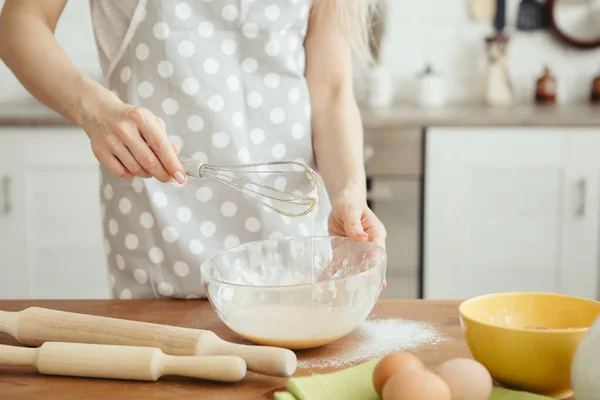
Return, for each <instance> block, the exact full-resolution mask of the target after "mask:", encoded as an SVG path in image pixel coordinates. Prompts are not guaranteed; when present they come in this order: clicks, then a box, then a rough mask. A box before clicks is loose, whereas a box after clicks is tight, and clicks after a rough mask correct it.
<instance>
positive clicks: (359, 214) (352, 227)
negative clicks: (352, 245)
mask: <svg viewBox="0 0 600 400" xmlns="http://www.w3.org/2000/svg"><path fill="white" fill-rule="evenodd" d="M328 226H329V234H330V235H331V236H342V237H348V238H350V239H352V240H355V241H361V242H365V241H369V242H373V243H375V244H377V245H378V246H381V247H383V248H385V239H386V236H387V232H386V230H385V227H384V226H383V224H382V223H381V221H380V220H379V218H377V216H376V215H375V214H374V213H373V211H371V209H370V208H369V207H368V206H367V203H366V202H365V201H363V200H361V199H356V198H352V196H344V197H342V198H340V199H337V200H336V201H335V202H334V203H333V204H332V210H331V214H330V215H329V223H328Z"/></svg>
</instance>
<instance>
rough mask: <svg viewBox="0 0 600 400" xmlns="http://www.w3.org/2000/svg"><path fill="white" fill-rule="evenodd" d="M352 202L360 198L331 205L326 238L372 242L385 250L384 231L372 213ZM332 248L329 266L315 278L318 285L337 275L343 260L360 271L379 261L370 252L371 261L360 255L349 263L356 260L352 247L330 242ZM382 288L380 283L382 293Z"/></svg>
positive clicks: (348, 199) (359, 203)
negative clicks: (335, 237)
mask: <svg viewBox="0 0 600 400" xmlns="http://www.w3.org/2000/svg"><path fill="white" fill-rule="evenodd" d="M356 198H360V196H346V197H342V198H340V199H338V200H337V201H334V202H333V204H332V205H333V207H332V210H331V214H330V215H329V234H330V235H331V236H338V237H348V238H350V239H351V240H354V241H358V242H367V241H368V242H373V243H375V244H376V245H378V246H380V247H382V248H384V249H385V239H386V235H387V233H386V230H385V227H384V226H383V224H382V223H381V221H380V220H379V218H377V216H376V215H375V214H374V213H373V211H371V209H369V207H368V206H367V204H366V202H364V201H360V200H356ZM333 247H334V248H333V258H332V260H331V262H330V264H329V266H328V267H327V268H325V269H324V270H323V271H321V273H320V274H319V277H318V280H319V281H324V280H329V279H331V277H332V276H334V275H335V274H337V273H339V271H340V269H342V268H343V265H344V261H345V260H350V263H351V264H353V265H354V266H355V267H357V268H360V269H361V270H366V269H368V268H370V267H372V266H374V264H373V263H374V262H377V260H379V256H378V255H377V254H378V252H374V253H373V254H372V256H371V257H366V258H364V254H361V255H360V257H358V259H356V260H352V257H356V256H358V255H357V254H354V253H353V250H352V249H353V246H348V245H347V244H346V245H345V244H344V243H335V242H334V243H333ZM385 286H386V283H385V280H384V283H383V288H384V289H385Z"/></svg>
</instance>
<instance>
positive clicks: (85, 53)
mask: <svg viewBox="0 0 600 400" xmlns="http://www.w3.org/2000/svg"><path fill="white" fill-rule="evenodd" d="M3 6H4V0H0V8H1V7H3ZM56 37H57V40H58V41H59V43H60V44H61V45H62V47H63V49H64V50H65V52H66V53H67V54H68V55H69V56H70V57H71V58H72V60H73V62H74V63H75V64H76V65H77V66H78V67H79V68H81V69H83V70H84V71H86V72H87V73H88V74H90V75H91V76H92V77H93V78H94V79H97V80H101V79H102V78H101V77H102V72H101V70H100V65H99V62H98V53H97V50H96V45H95V42H94V35H93V31H92V22H91V17H90V11H89V1H87V0H69V1H68V2H67V6H66V7H65V11H64V13H63V15H62V17H61V19H60V21H59V22H58V26H57V28H56ZM30 99H31V97H30V96H29V95H28V93H27V92H26V91H25V89H23V87H22V86H21V84H20V83H19V81H18V80H17V79H16V78H15V77H14V75H13V74H12V72H11V71H10V70H9V69H8V68H7V67H6V65H4V63H2V62H1V61H0V103H2V102H21V101H28V100H30Z"/></svg>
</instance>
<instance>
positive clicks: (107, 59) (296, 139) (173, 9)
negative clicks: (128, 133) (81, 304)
mask: <svg viewBox="0 0 600 400" xmlns="http://www.w3.org/2000/svg"><path fill="white" fill-rule="evenodd" d="M310 5H311V4H310V0H295V1H294V0H270V1H265V0H254V1H250V0H208V1H207V0H188V1H169V0H166V1H159V0H140V1H131V0H125V1H117V0H92V17H93V20H94V30H95V33H96V38H97V44H98V48H99V53H100V58H101V62H102V66H103V69H104V71H105V74H106V79H107V85H108V87H109V88H110V89H111V90H113V91H114V92H115V93H117V95H118V96H119V97H120V98H121V99H122V100H123V101H124V102H126V103H129V104H133V105H136V106H140V107H145V108H148V109H149V110H151V111H152V112H154V113H155V114H156V115H158V116H160V117H161V118H163V119H164V120H165V122H166V126H167V133H168V135H169V137H170V139H171V141H173V142H174V143H176V144H178V145H179V146H180V148H181V155H183V156H188V157H194V158H197V159H199V160H202V161H205V162H208V163H209V164H212V165H231V164H240V163H256V162H267V161H273V160H300V161H303V162H306V163H307V164H308V165H310V166H312V167H314V166H315V165H314V159H313V151H312V143H311V129H310V101H309V93H308V87H307V83H306V80H305V78H304V65H305V53H304V47H303V42H304V38H305V35H306V31H307V26H308V15H309V10H310ZM113 25H114V26H113ZM101 176H102V183H101V198H102V214H103V219H104V230H105V237H106V239H105V246H106V250H107V259H108V264H109V270H110V277H111V278H110V279H111V285H112V286H113V293H114V295H115V296H116V297H122V298H139V297H155V296H163V297H177V298H185V297H201V296H203V290H202V287H201V283H200V274H199V266H200V263H201V262H202V261H203V260H204V259H205V258H206V257H208V256H210V255H213V254H215V253H217V252H220V251H222V250H224V249H225V248H230V247H233V246H235V245H237V244H240V243H246V242H251V241H256V240H261V239H266V238H271V237H277V236H308V235H312V234H313V233H314V234H325V233H326V222H325V221H326V218H327V215H328V213H329V202H328V199H327V197H325V198H324V199H323V200H322V201H321V204H320V207H319V211H318V212H317V213H316V215H315V217H314V218H315V223H314V232H311V226H312V223H311V217H302V218H296V219H290V218H285V217H282V216H280V215H279V214H277V213H275V212H273V211H271V210H269V209H267V208H265V207H263V206H261V205H259V204H258V203H256V202H254V201H252V200H249V199H247V198H245V197H243V196H242V195H241V194H239V193H237V192H235V191H233V190H231V189H229V188H227V187H225V186H223V185H221V184H219V183H216V182H212V181H208V180H202V179H194V178H190V179H188V181H187V183H186V184H185V185H183V186H179V185H177V184H170V183H169V184H163V183H160V182H158V181H156V180H154V179H140V178H135V179H133V180H120V179H117V178H115V177H114V176H112V175H111V174H110V172H108V171H107V170H105V169H104V168H102V170H101ZM269 183H270V184H273V183H274V182H273V181H272V180H271V181H269ZM279 183H281V182H279ZM286 189H294V188H290V187H287V188H286Z"/></svg>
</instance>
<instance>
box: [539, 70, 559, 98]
mask: <svg viewBox="0 0 600 400" xmlns="http://www.w3.org/2000/svg"><path fill="white" fill-rule="evenodd" d="M556 92H557V86H556V78H555V77H554V75H552V72H551V71H550V68H549V67H548V66H545V67H544V73H543V74H542V76H540V77H539V78H538V79H537V81H536V85H535V103H536V104H540V105H549V104H556Z"/></svg>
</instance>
